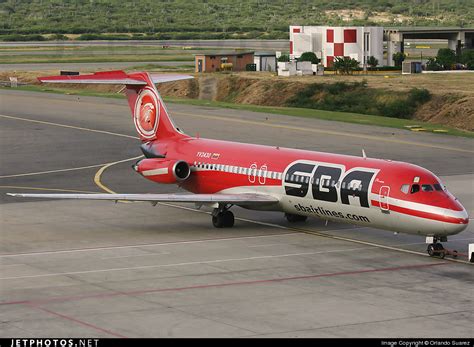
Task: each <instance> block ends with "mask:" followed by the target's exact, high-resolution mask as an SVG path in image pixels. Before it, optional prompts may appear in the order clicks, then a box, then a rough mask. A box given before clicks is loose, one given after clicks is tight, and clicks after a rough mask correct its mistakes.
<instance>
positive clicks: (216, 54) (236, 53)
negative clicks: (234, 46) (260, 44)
mask: <svg viewBox="0 0 474 347" xmlns="http://www.w3.org/2000/svg"><path fill="white" fill-rule="evenodd" d="M254 53H255V52H254V51H242V52H239V51H237V52H236V51H218V52H211V53H209V52H206V53H196V54H194V56H197V55H204V56H210V55H213V56H222V55H226V56H229V55H243V54H254Z"/></svg>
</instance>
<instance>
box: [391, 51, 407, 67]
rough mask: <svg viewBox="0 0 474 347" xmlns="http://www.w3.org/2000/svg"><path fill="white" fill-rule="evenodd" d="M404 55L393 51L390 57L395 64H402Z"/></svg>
mask: <svg viewBox="0 0 474 347" xmlns="http://www.w3.org/2000/svg"><path fill="white" fill-rule="evenodd" d="M405 58H406V55H405V53H402V52H397V53H393V55H392V59H393V61H394V62H395V66H402V63H403V61H404V60H405Z"/></svg>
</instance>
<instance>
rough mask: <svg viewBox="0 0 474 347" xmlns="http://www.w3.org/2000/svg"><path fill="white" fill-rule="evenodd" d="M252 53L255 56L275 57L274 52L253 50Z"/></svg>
mask: <svg viewBox="0 0 474 347" xmlns="http://www.w3.org/2000/svg"><path fill="white" fill-rule="evenodd" d="M254 55H255V56H257V57H276V53H275V52H255V54H254Z"/></svg>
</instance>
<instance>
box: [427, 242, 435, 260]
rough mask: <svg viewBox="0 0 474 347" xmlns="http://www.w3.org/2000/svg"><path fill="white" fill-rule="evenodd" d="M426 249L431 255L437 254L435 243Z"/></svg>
mask: <svg viewBox="0 0 474 347" xmlns="http://www.w3.org/2000/svg"><path fill="white" fill-rule="evenodd" d="M426 251H427V252H428V255H429V256H430V257H434V256H435V254H436V252H435V248H434V245H433V244H429V245H428V248H427V250H426Z"/></svg>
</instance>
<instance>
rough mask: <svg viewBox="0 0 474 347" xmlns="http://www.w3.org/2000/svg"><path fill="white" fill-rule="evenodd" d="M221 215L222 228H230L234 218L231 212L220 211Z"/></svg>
mask: <svg viewBox="0 0 474 347" xmlns="http://www.w3.org/2000/svg"><path fill="white" fill-rule="evenodd" d="M222 217H223V218H222V219H223V223H224V228H232V227H233V226H234V222H235V218H234V214H233V213H232V212H230V211H225V212H223V213H222Z"/></svg>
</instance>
